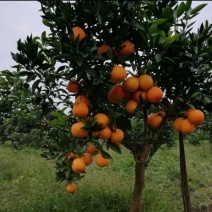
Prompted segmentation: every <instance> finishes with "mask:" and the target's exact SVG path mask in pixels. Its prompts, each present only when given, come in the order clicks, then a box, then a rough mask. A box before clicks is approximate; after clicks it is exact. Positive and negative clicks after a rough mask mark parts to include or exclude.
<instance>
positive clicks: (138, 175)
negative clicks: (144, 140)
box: [129, 145, 152, 212]
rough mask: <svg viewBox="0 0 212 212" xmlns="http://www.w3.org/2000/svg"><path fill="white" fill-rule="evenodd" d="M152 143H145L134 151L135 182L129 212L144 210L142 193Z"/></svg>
mask: <svg viewBox="0 0 212 212" xmlns="http://www.w3.org/2000/svg"><path fill="white" fill-rule="evenodd" d="M151 147H152V145H144V146H142V148H141V149H140V150H139V151H137V152H136V153H134V158H135V183H134V190H133V197H132V200H131V204H130V208H129V212H142V204H143V203H142V193H143V189H144V186H145V182H144V178H145V170H146V161H147V157H148V155H149V153H150V151H151Z"/></svg>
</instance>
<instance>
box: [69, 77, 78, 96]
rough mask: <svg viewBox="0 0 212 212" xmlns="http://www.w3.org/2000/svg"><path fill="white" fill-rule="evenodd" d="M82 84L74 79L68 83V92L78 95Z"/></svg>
mask: <svg viewBox="0 0 212 212" xmlns="http://www.w3.org/2000/svg"><path fill="white" fill-rule="evenodd" d="M79 87H80V84H79V83H78V81H77V80H75V79H72V80H70V81H69V82H68V85H67V90H68V91H69V92H71V93H77V92H78V91H79Z"/></svg>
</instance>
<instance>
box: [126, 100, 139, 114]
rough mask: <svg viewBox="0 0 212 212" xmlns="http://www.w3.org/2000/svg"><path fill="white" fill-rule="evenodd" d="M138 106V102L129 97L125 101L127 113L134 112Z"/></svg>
mask: <svg viewBox="0 0 212 212" xmlns="http://www.w3.org/2000/svg"><path fill="white" fill-rule="evenodd" d="M137 106H138V102H137V101H136V100H133V99H130V100H128V101H127V103H126V111H127V112H128V113H134V112H135V110H136V108H137Z"/></svg>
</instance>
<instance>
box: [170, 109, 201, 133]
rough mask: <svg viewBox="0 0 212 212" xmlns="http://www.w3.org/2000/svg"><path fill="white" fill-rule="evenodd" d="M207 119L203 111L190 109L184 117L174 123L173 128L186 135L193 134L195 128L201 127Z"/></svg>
mask: <svg viewBox="0 0 212 212" xmlns="http://www.w3.org/2000/svg"><path fill="white" fill-rule="evenodd" d="M204 119H205V115H204V113H203V112H202V111H201V110H197V109H192V108H190V109H188V111H187V112H186V113H185V114H184V116H183V117H178V118H176V119H175V120H174V121H173V128H174V129H175V130H176V131H177V132H182V133H184V134H190V133H193V132H194V130H195V127H197V126H200V125H201V124H202V123H203V122H204Z"/></svg>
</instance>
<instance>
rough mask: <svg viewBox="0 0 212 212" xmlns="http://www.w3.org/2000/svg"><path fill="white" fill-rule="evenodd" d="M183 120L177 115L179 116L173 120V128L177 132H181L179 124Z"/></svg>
mask: <svg viewBox="0 0 212 212" xmlns="http://www.w3.org/2000/svg"><path fill="white" fill-rule="evenodd" d="M183 120H184V118H183V117H179V118H176V119H175V120H174V121H173V128H174V129H175V130H176V131H177V132H181V125H182V122H183Z"/></svg>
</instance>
